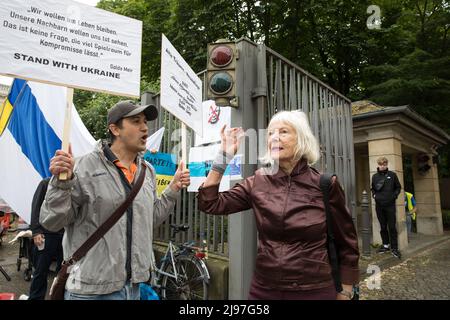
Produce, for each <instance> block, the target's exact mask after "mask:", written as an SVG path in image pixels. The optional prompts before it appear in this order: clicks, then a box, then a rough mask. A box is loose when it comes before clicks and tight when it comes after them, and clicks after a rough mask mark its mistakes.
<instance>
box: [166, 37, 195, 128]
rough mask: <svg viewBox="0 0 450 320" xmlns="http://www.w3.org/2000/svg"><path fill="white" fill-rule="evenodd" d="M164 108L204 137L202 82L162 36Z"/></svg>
mask: <svg viewBox="0 0 450 320" xmlns="http://www.w3.org/2000/svg"><path fill="white" fill-rule="evenodd" d="M160 96H161V106H162V107H163V108H165V109H166V110H167V111H169V112H170V113H172V114H173V115H174V116H175V117H177V118H178V119H179V120H180V121H182V122H183V123H185V124H186V125H187V126H189V127H190V128H191V129H192V130H194V131H195V132H196V133H197V134H199V135H200V136H202V135H203V134H202V130H203V128H202V81H201V80H200V78H199V77H198V76H197V75H196V74H195V72H194V71H193V70H192V69H191V67H189V65H188V64H187V62H186V61H184V59H183V57H182V56H181V55H180V54H179V53H178V51H177V50H176V49H175V48H174V46H173V45H172V44H171V43H170V42H169V40H168V39H167V38H166V37H165V36H164V35H162V46H161V91H160Z"/></svg>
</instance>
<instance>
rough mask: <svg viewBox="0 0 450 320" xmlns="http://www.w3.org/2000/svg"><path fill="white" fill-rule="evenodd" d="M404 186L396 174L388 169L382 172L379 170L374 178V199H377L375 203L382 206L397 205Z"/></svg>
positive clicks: (372, 188)
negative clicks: (396, 201) (396, 202)
mask: <svg viewBox="0 0 450 320" xmlns="http://www.w3.org/2000/svg"><path fill="white" fill-rule="evenodd" d="M401 189H402V185H401V184H400V181H399V180H398V177H397V175H396V174H395V172H392V171H389V170H388V169H386V170H383V171H381V170H380V169H379V168H377V173H375V174H374V175H373V176H372V187H371V190H372V197H374V198H375V202H376V203H377V204H378V205H381V206H391V205H395V200H396V199H397V197H398V195H399V194H400V191H401Z"/></svg>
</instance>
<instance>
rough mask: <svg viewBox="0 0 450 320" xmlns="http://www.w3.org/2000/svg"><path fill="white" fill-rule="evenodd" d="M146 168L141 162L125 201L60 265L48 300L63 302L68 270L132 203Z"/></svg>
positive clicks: (142, 180)
mask: <svg viewBox="0 0 450 320" xmlns="http://www.w3.org/2000/svg"><path fill="white" fill-rule="evenodd" d="M145 169H146V166H145V164H144V162H142V169H141V173H140V174H139V177H138V179H137V181H136V183H135V184H134V186H133V188H132V189H131V191H130V193H129V195H128V197H127V198H126V199H125V201H124V202H123V203H122V204H121V205H120V206H119V207H118V208H117V209H116V210H115V211H114V212H113V214H112V215H111V216H110V217H109V218H108V220H106V221H105V222H104V223H103V224H102V225H101V226H100V227H99V228H98V229H97V230H96V231H95V232H94V233H93V234H92V235H91V236H90V237H89V238H88V239H87V240H86V241H85V242H84V243H83V244H82V245H81V247H80V248H78V250H77V251H75V253H74V254H73V255H72V256H71V257H70V258H69V259H68V260H66V261H63V262H62V264H61V269H60V270H59V272H58V274H57V275H56V277H55V279H54V280H53V283H52V286H51V288H50V293H49V296H50V300H64V291H65V289H66V282H67V279H68V278H69V275H70V270H69V268H70V267H71V266H72V265H74V264H75V263H76V262H77V261H79V260H80V259H81V258H83V257H84V256H85V255H86V253H87V252H88V251H89V250H90V249H91V248H92V247H93V246H94V245H95V244H96V243H97V242H98V241H99V240H100V239H101V238H102V237H103V236H104V235H105V234H106V232H108V231H109V229H111V228H112V227H113V226H114V224H115V223H116V222H117V221H119V219H120V218H121V217H122V215H123V213H124V212H125V211H126V210H127V208H128V207H129V206H130V204H131V202H133V200H134V198H135V197H136V195H137V194H138V192H139V190H140V189H141V187H142V184H143V183H144V178H145Z"/></svg>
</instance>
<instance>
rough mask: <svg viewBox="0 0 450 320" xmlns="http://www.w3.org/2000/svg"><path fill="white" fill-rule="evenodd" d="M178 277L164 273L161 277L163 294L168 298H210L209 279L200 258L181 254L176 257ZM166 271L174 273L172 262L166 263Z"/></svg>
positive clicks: (164, 297)
mask: <svg viewBox="0 0 450 320" xmlns="http://www.w3.org/2000/svg"><path fill="white" fill-rule="evenodd" d="M175 259H176V260H175V268H177V273H178V279H177V280H176V279H175V278H172V277H169V276H167V275H164V276H163V277H162V279H161V285H162V287H161V296H162V297H163V299H167V300H208V284H209V279H208V276H207V273H206V272H205V270H204V269H203V267H202V266H201V264H200V262H199V261H198V258H197V257H195V256H193V255H189V256H186V255H180V256H178V257H176V258H175ZM163 271H165V272H167V273H169V274H173V273H174V272H173V266H172V264H166V266H165V267H164V270H163Z"/></svg>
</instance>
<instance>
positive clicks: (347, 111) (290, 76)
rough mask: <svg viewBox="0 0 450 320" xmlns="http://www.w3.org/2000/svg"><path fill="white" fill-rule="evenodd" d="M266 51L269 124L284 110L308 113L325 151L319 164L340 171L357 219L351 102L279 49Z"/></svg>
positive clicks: (318, 167)
mask: <svg viewBox="0 0 450 320" xmlns="http://www.w3.org/2000/svg"><path fill="white" fill-rule="evenodd" d="M266 53H267V54H266V64H267V68H266V70H267V86H268V90H267V102H268V103H267V105H268V108H267V113H266V115H267V117H266V124H265V125H266V126H267V125H268V121H269V120H270V118H271V117H272V116H273V115H274V114H275V113H276V112H278V111H282V110H301V111H303V112H305V113H306V114H307V115H308V118H309V122H310V125H311V128H312V130H313V132H314V135H315V136H316V137H317V138H318V140H319V143H320V150H321V158H320V161H319V162H318V163H317V164H316V165H315V167H316V168H317V169H318V170H319V171H322V172H330V173H336V174H337V176H338V178H339V181H340V182H341V184H342V186H343V188H344V191H345V193H346V201H347V206H348V207H349V208H350V209H351V211H352V215H353V219H354V221H355V219H356V215H355V214H356V213H355V194H354V192H355V161H354V154H353V125H352V114H351V101H350V100H349V99H348V98H346V97H345V96H343V95H342V94H340V93H339V92H337V91H336V90H334V89H333V88H331V87H330V86H328V85H326V84H325V83H323V82H322V81H320V80H319V79H317V78H316V77H314V76H312V75H311V74H309V73H308V72H306V71H305V70H303V69H302V68H300V67H299V66H297V65H296V64H294V63H293V62H291V61H289V60H287V59H286V58H284V57H282V56H281V55H279V54H278V53H276V52H275V51H273V50H271V49H269V48H266ZM355 222H356V221H355Z"/></svg>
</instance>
